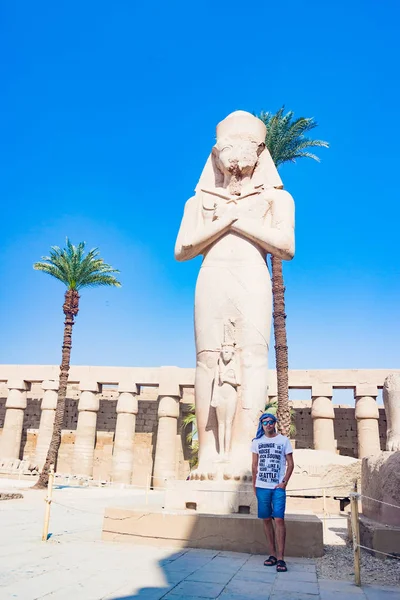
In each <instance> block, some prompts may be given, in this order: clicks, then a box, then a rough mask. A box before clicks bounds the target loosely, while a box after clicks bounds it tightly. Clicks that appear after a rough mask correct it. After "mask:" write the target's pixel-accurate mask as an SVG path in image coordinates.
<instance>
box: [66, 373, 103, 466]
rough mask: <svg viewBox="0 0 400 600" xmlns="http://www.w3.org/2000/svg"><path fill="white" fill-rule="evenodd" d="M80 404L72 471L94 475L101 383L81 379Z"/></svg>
mask: <svg viewBox="0 0 400 600" xmlns="http://www.w3.org/2000/svg"><path fill="white" fill-rule="evenodd" d="M79 389H80V391H81V396H80V399H79V404H78V411H79V414H78V425H77V428H76V433H75V446H74V457H73V462H72V465H73V466H72V472H73V474H74V475H87V476H88V477H92V475H93V457H94V447H95V444H96V424H97V412H98V410H99V398H98V396H97V394H98V392H99V384H98V383H97V381H91V380H87V381H81V383H80V384H79Z"/></svg>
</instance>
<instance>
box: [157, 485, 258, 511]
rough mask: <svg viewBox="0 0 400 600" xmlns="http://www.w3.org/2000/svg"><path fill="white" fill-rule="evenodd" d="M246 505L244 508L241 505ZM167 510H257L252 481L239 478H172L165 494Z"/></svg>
mask: <svg viewBox="0 0 400 600" xmlns="http://www.w3.org/2000/svg"><path fill="white" fill-rule="evenodd" d="M241 507H243V508H241ZM164 508H165V509H166V510H186V509H194V510H196V511H197V512H200V513H211V514H223V515H226V514H230V513H238V512H240V511H243V512H246V513H248V514H254V515H255V514H257V500H256V497H255V495H254V492H253V487H252V484H251V483H240V482H238V481H196V480H195V481H170V482H169V483H168V487H167V490H166V495H165V503H164Z"/></svg>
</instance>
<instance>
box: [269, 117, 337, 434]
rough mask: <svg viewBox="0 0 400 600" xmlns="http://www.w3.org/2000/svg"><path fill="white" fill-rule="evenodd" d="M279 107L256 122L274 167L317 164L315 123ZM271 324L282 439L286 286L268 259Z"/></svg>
mask: <svg viewBox="0 0 400 600" xmlns="http://www.w3.org/2000/svg"><path fill="white" fill-rule="evenodd" d="M284 111H285V107H284V106H282V108H280V109H279V110H278V111H277V112H276V113H271V112H261V113H260V114H259V115H258V118H259V119H261V121H263V123H264V124H265V126H266V128H267V135H266V138H265V145H266V146H267V148H268V150H269V152H270V154H271V156H272V159H273V161H274V163H275V165H276V166H277V167H280V166H281V165H283V164H284V163H287V162H293V163H294V162H296V160H297V159H299V158H311V159H312V160H316V161H317V162H320V159H319V158H318V156H316V155H315V154H313V153H312V152H309V149H310V148H329V144H328V142H324V141H323V140H313V139H311V138H309V137H306V134H307V133H309V132H310V131H312V130H313V129H315V128H316V127H317V126H318V123H317V122H316V120H315V119H314V118H313V117H299V118H298V119H295V118H294V112H293V111H291V110H290V111H289V112H287V113H286V114H284ZM271 270H272V294H273V320H274V335H275V362H276V375H277V384H278V410H277V416H278V420H279V424H280V425H279V427H280V430H281V432H282V433H283V434H284V435H287V434H288V433H289V431H290V423H291V418H290V407H289V374H288V370H289V362H288V346H287V335H286V313H285V285H284V281H283V274H282V260H281V259H279V258H277V257H275V256H272V255H271Z"/></svg>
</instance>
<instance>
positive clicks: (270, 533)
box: [263, 519, 279, 558]
mask: <svg viewBox="0 0 400 600" xmlns="http://www.w3.org/2000/svg"><path fill="white" fill-rule="evenodd" d="M263 525H264V533H265V537H266V538H267V546H268V552H269V553H270V555H271V556H275V558H277V554H276V546H275V533H274V526H273V525H272V519H263ZM278 548H279V546H278ZM278 558H279V557H278Z"/></svg>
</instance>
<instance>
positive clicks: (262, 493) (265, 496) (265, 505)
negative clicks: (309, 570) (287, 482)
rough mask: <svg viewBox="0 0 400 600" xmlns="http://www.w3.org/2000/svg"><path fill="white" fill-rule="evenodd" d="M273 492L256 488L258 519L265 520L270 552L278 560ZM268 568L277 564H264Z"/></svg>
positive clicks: (264, 526) (265, 531)
mask: <svg viewBox="0 0 400 600" xmlns="http://www.w3.org/2000/svg"><path fill="white" fill-rule="evenodd" d="M272 492H273V490H269V489H265V488H259V487H256V496H257V504H258V518H259V519H262V520H263V528H264V533H265V537H266V538H267V546H268V551H269V553H270V555H271V556H274V557H275V558H276V547H275V534H274V528H273V525H272V518H271V517H272ZM264 564H265V565H266V566H272V565H273V564H276V563H275V562H270V563H268V560H267V561H265V562H264Z"/></svg>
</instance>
